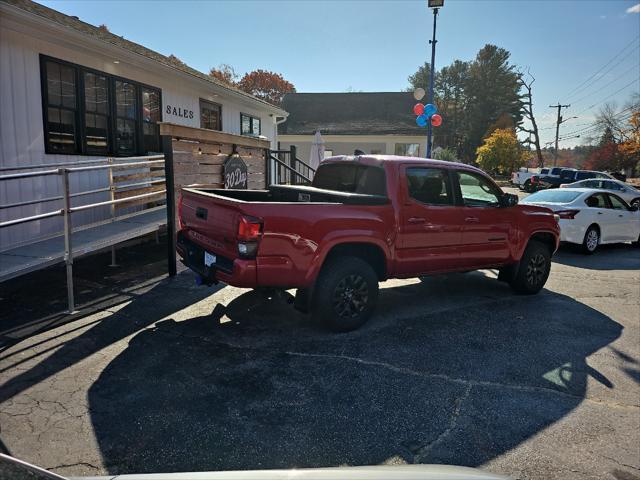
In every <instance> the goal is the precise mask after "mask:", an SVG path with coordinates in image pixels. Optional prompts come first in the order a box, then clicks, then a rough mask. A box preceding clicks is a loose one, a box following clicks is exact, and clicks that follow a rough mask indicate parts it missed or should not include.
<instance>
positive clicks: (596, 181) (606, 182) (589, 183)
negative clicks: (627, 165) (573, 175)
mask: <svg viewBox="0 0 640 480" xmlns="http://www.w3.org/2000/svg"><path fill="white" fill-rule="evenodd" d="M560 188H597V189H599V190H608V191H610V192H613V193H615V194H616V195H618V196H619V197H621V198H622V199H623V200H624V201H625V202H627V203H628V204H629V205H631V206H635V207H638V208H640V190H638V189H637V188H635V187H633V186H631V185H629V184H628V183H624V182H621V181H620V180H613V179H601V178H588V179H587V180H580V181H579V182H573V183H567V184H565V185H560Z"/></svg>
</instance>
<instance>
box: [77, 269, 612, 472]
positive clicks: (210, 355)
mask: <svg viewBox="0 0 640 480" xmlns="http://www.w3.org/2000/svg"><path fill="white" fill-rule="evenodd" d="M474 288H477V289H478V290H479V291H481V292H484V291H488V290H489V289H493V290H495V288H496V287H495V280H493V279H489V278H487V277H484V276H482V275H480V274H468V275H451V276H447V277H443V278H432V279H428V280H427V281H425V282H423V283H418V284H414V285H409V286H402V287H397V288H387V289H383V290H382V291H381V300H382V302H381V305H382V306H383V311H382V312H380V313H379V314H378V315H377V316H376V317H374V318H373V319H372V321H371V322H370V323H369V324H368V325H367V326H365V327H364V328H363V329H361V330H358V331H356V332H352V333H349V334H343V335H335V334H330V333H326V332H324V331H323V330H321V329H320V328H319V327H317V326H315V325H312V324H310V323H309V321H307V320H306V317H303V316H301V315H298V314H294V313H293V310H291V309H290V308H289V307H284V306H283V305H282V304H281V303H280V302H278V301H276V300H268V299H265V298H264V297H262V296H260V295H258V294H256V293H254V292H248V293H246V294H243V295H241V296H239V297H238V298H236V299H235V300H234V301H233V302H231V303H230V304H229V305H228V306H227V307H223V306H217V307H216V308H215V309H213V311H212V313H211V314H210V315H206V316H201V317H196V318H191V319H188V320H183V321H175V320H173V319H169V320H165V321H162V322H160V323H158V324H156V325H155V327H154V328H150V329H146V330H144V331H142V332H140V333H139V334H138V335H136V336H135V337H134V338H132V339H131V341H130V343H129V346H128V348H127V349H126V350H125V351H124V352H122V353H121V354H120V355H119V356H117V357H116V358H115V359H114V360H113V361H112V362H111V363H110V364H109V365H108V366H107V368H105V369H104V370H103V372H102V373H101V375H100V377H99V378H98V379H97V380H96V382H95V383H94V384H93V386H92V387H91V389H90V391H89V396H88V399H89V405H90V409H91V412H92V414H91V415H92V416H91V420H92V424H93V428H94V431H95V435H96V439H97V442H98V444H99V447H100V451H101V453H102V456H103V459H104V461H105V466H106V468H107V470H108V471H109V473H111V474H118V473H131V472H139V473H146V472H172V471H198V470H233V469H254V468H256V469H259V468H288V467H317V466H333V465H342V464H350V465H369V464H378V463H382V462H385V461H389V460H390V459H394V458H395V459H397V458H400V459H403V460H404V461H407V462H409V463H445V464H458V465H469V466H478V465H480V464H482V463H484V462H486V461H488V460H490V459H492V458H494V457H496V456H497V455H500V454H502V453H504V452H506V451H508V450H509V449H512V448H514V447H516V446H517V445H518V444H520V443H521V442H523V441H524V440H526V439H528V438H530V437H531V436H532V435H535V434H536V433H537V432H540V431H541V430H542V429H544V428H546V427H547V426H549V425H551V424H553V423H554V422H556V421H558V420H559V419H561V418H563V417H564V416H565V415H567V414H568V413H569V412H571V411H572V410H573V409H574V408H575V407H576V406H577V405H578V404H580V402H582V401H583V399H584V396H585V392H586V384H587V378H588V377H589V376H591V377H593V378H594V379H595V380H596V381H598V382H600V383H602V384H603V385H605V386H606V387H608V388H615V385H613V384H612V383H611V381H610V380H609V379H607V378H606V377H605V376H604V375H602V374H601V373H600V372H598V371H596V370H594V369H593V368H591V367H589V366H588V365H587V363H586V360H585V359H586V357H587V356H588V355H590V354H592V353H593V352H595V351H596V350H599V349H601V348H603V347H604V346H606V345H608V344H609V343H611V342H612V341H614V340H615V339H616V338H618V337H619V336H620V334H621V331H622V327H621V326H620V325H619V324H618V323H616V322H614V321H613V320H611V319H610V318H609V317H606V316H604V315H602V314H601V313H599V312H597V311H596V310H593V309H591V308H590V307H588V306H586V305H584V304H582V303H579V302H577V301H575V300H573V299H571V298H569V297H567V296H564V295H559V294H556V293H552V292H549V291H543V292H541V294H540V295H538V296H535V297H517V296H512V295H509V294H507V293H506V289H505V292H502V291H499V292H498V294H499V295H500V297H499V298H486V299H485V300H484V301H479V302H477V304H476V305H474V306H471V307H469V306H460V307H455V306H453V307H451V308H449V309H448V310H447V311H445V312H442V311H437V310H434V309H431V310H429V309H430V308H431V307H430V306H432V305H436V304H438V303H442V302H446V301H447V297H453V298H454V299H455V298H456V295H457V293H455V292H459V291H462V292H464V291H466V292H470V291H475V290H473V289H474ZM399 292H400V293H399ZM402 292H403V293H402ZM446 292H449V293H446ZM503 293H504V295H502V294H503ZM482 295H484V294H482ZM409 296H411V298H412V299H416V301H418V300H419V301H422V302H424V305H425V310H426V312H424V311H423V312H416V311H415V310H414V309H412V308H410V307H409V306H407V305H408V302H407V299H408V298H409ZM463 296H464V293H462V294H461V296H460V298H462V297H463Z"/></svg>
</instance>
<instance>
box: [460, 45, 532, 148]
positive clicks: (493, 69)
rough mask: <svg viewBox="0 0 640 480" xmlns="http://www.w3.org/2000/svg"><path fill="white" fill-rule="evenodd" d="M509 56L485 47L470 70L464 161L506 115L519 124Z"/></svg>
mask: <svg viewBox="0 0 640 480" xmlns="http://www.w3.org/2000/svg"><path fill="white" fill-rule="evenodd" d="M510 55H511V54H510V53H509V52H508V51H507V50H505V49H504V48H499V47H496V46H495V45H485V46H484V47H483V48H482V49H481V50H480V51H479V52H478V54H477V55H476V59H475V60H474V61H473V62H472V63H471V66H470V67H469V74H468V77H467V86H466V94H467V96H468V98H469V102H468V105H467V109H466V115H467V120H468V122H469V126H468V131H467V135H466V140H467V141H466V145H465V148H464V149H463V158H469V157H472V156H473V154H474V153H475V152H476V149H477V148H478V146H479V145H480V144H481V143H482V139H483V138H484V137H485V136H486V135H487V133H488V132H489V133H490V127H491V126H492V125H493V124H494V123H496V122H497V121H498V119H499V118H501V117H504V116H509V117H510V118H511V120H512V122H513V125H514V126H519V125H520V124H521V123H522V100H521V98H520V94H519V92H520V84H519V75H518V72H517V71H516V69H515V66H514V65H511V64H510V63H509V57H510Z"/></svg>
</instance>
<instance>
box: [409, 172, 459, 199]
mask: <svg viewBox="0 0 640 480" xmlns="http://www.w3.org/2000/svg"><path fill="white" fill-rule="evenodd" d="M406 176H407V190H408V192H409V196H410V197H411V198H413V199H414V200H417V201H418V202H421V203H426V204H428V205H453V195H452V194H451V185H450V183H449V177H448V175H447V172H446V171H445V170H440V169H437V168H413V167H412V168H407V175H406Z"/></svg>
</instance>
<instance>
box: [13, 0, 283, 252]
mask: <svg viewBox="0 0 640 480" xmlns="http://www.w3.org/2000/svg"><path fill="white" fill-rule="evenodd" d="M285 116H286V112H285V111H284V110H282V109H280V108H278V107H275V106H273V105H270V104H268V103H266V102H264V101H262V100H259V99H257V98H255V97H253V96H251V95H249V94H247V93H245V92H242V91H240V90H237V89H235V88H233V87H230V86H228V85H225V84H223V83H221V82H218V81H216V80H214V79H212V78H211V77H209V76H208V75H205V74H203V73H202V72H199V71H197V70H194V69H192V68H190V67H188V66H187V65H185V64H183V63H182V62H180V61H178V60H177V59H175V58H170V57H166V56H164V55H162V54H160V53H157V52H154V51H153V50H150V49H148V48H146V47H144V46H142V45H139V44H136V43H133V42H131V41H129V40H126V39H125V38H123V37H120V36H118V35H114V34H112V33H110V32H109V31H107V30H106V29H103V28H98V27H95V26H93V25H90V24H88V23H85V22H82V21H81V20H79V19H78V18H76V17H71V16H68V15H64V14H62V13H60V12H58V11H56V10H52V9H50V8H47V7H44V6H42V5H39V4H37V3H34V2H31V1H28V0H0V175H2V174H8V173H11V174H13V173H20V172H21V171H26V170H21V168H24V167H28V166H34V165H44V164H47V165H58V164H62V163H72V164H73V163H77V162H80V161H86V160H91V159H96V158H105V157H129V156H140V155H145V154H148V153H152V152H158V151H159V150H160V138H159V135H158V126H157V122H158V121H164V122H172V123H177V124H182V125H188V126H193V127H201V128H209V129H214V130H222V131H224V132H228V133H234V134H241V135H261V136H265V137H266V138H268V139H269V140H270V141H271V143H272V145H274V146H275V145H276V141H277V138H276V136H277V126H276V121H277V119H279V118H280V119H281V118H282V117H285ZM29 171H33V170H29ZM106 177H107V174H106V172H105V171H104V170H99V171H93V172H86V173H82V174H77V175H76V176H74V179H75V180H74V184H72V190H75V191H83V190H91V189H99V188H101V187H104V186H105V185H107V178H106ZM60 193H61V190H60V185H59V179H58V178H54V177H38V178H29V179H21V180H11V181H4V182H0V221H6V220H10V219H14V218H18V217H26V216H29V215H36V214H39V213H42V212H46V211H49V210H53V209H56V208H58V209H59V208H61V206H60V203H61V202H56V201H52V202H51V201H50V202H41V203H37V204H33V205H27V206H20V207H11V208H7V205H11V204H15V203H20V202H24V201H28V200H32V199H34V198H47V197H54V196H56V195H60ZM107 195H108V194H106V193H104V192H102V193H98V194H95V195H89V196H86V197H83V199H82V202H83V203H92V202H97V201H101V200H108V196H107ZM3 207H4V208H3ZM105 214H106V212H105V211H100V210H99V209H98V210H91V211H87V212H86V213H85V212H83V213H78V214H77V215H76V216H74V224H75V225H81V224H83V223H89V222H92V221H97V220H100V219H101V218H103V217H104V215H105ZM61 230H62V226H61V219H60V218H59V217H58V218H49V219H45V220H41V221H36V222H30V223H27V224H22V225H17V226H14V227H8V228H3V229H0V250H4V249H7V248H9V247H11V246H14V245H17V244H20V243H24V242H28V241H33V240H34V239H36V238H43V237H47V236H49V235H53V234H55V233H59V232H60V231H61Z"/></svg>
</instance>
